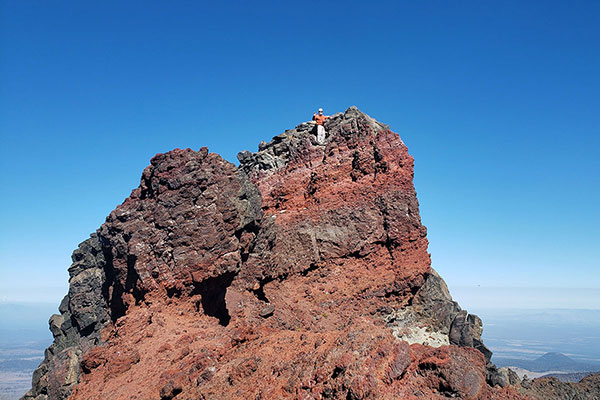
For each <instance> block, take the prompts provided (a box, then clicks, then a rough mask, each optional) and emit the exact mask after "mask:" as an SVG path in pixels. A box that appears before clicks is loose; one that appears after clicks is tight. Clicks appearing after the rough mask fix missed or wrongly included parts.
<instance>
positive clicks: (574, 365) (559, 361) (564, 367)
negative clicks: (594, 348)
mask: <svg viewBox="0 0 600 400" xmlns="http://www.w3.org/2000/svg"><path fill="white" fill-rule="evenodd" d="M494 363H495V364H496V365H498V366H499V367H519V368H523V369H526V370H529V371H534V372H545V371H564V372H586V371H597V370H598V369H600V363H585V362H581V361H577V360H573V359H572V358H569V357H567V356H565V355H564V354H561V353H546V354H544V355H543V356H541V357H538V358H536V359H535V360H521V359H516V358H501V357H494Z"/></svg>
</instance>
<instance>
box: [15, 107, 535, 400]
mask: <svg viewBox="0 0 600 400" xmlns="http://www.w3.org/2000/svg"><path fill="white" fill-rule="evenodd" d="M325 127H326V129H327V132H328V136H327V139H326V142H325V144H324V145H320V144H318V143H317V142H316V137H315V133H316V132H315V129H314V125H312V124H308V123H304V124H301V125H299V126H298V127H296V128H295V129H292V130H289V131H286V132H285V133H283V134H281V135H279V136H276V137H275V138H273V140H272V141H271V142H269V143H264V142H263V143H261V145H260V146H259V151H258V152H257V153H250V152H242V153H240V155H239V156H238V157H239V160H240V166H239V167H235V166H234V165H233V164H231V163H228V162H226V161H224V160H223V159H222V158H221V157H219V156H218V155H216V154H209V153H208V151H207V150H206V149H205V148H203V149H201V150H200V151H198V152H195V151H192V150H189V149H187V150H174V151H171V152H169V153H166V154H159V155H157V156H156V157H154V158H153V159H152V161H151V165H150V166H149V167H148V168H147V169H146V170H145V171H144V173H143V175H142V181H141V184H140V186H139V187H138V188H137V189H135V190H134V191H133V192H132V194H131V196H130V197H129V198H128V199H126V200H125V202H124V203H123V204H122V205H120V206H119V207H117V209H115V210H114V211H113V212H112V213H111V214H110V215H109V216H108V217H107V220H106V223H105V224H103V225H102V226H101V227H100V229H99V230H98V232H97V233H95V234H94V235H92V237H91V238H90V239H88V241H86V242H84V243H82V245H80V248H79V249H78V250H77V251H76V252H75V253H74V256H73V259H74V264H73V266H72V267H71V268H70V269H69V271H70V273H71V281H70V285H71V286H70V290H69V295H68V296H67V298H66V300H65V301H64V302H63V305H61V309H60V311H61V315H56V316H53V317H52V318H51V321H50V328H51V330H52V332H53V334H54V336H55V342H54V344H53V345H52V346H51V347H50V348H49V349H48V351H47V355H46V359H45V361H44V362H43V363H42V364H41V365H40V368H38V370H37V371H36V374H35V375H34V382H33V388H32V390H31V391H30V392H29V393H28V395H27V396H26V398H36V399H42V398H57V399H58V398H66V397H67V396H69V395H71V398H73V399H79V398H81V399H105V398H132V399H133V398H139V399H146V398H181V399H185V398H198V399H222V398H231V399H234V398H264V399H276V398H277V399H280V398H290V399H296V398H306V399H309V398H332V399H337V398H340V399H366V398H382V399H388V398H389V399H392V398H413V397H415V398H417V397H421V398H431V399H435V398H445V397H460V398H473V399H476V398H477V399H489V398H498V399H500V398H514V399H517V398H523V397H520V396H521V395H519V394H518V393H517V392H515V391H514V390H513V389H510V388H507V389H500V388H498V387H495V388H494V387H492V386H490V385H489V384H488V382H492V378H494V377H495V378H494V379H497V381H498V382H504V381H502V380H501V378H499V377H498V376H496V375H497V374H498V372H497V371H496V372H495V374H496V375H494V373H492V374H491V375H490V371H495V369H491V365H490V364H489V363H488V361H489V355H490V354H491V353H489V350H487V348H485V346H484V345H483V343H482V341H481V332H482V324H481V320H479V318H477V317H476V316H473V315H469V314H468V313H467V312H466V311H463V310H461V309H460V307H459V306H458V304H457V303H456V302H454V301H453V300H452V298H451V297H450V294H449V292H448V289H447V287H446V285H445V283H444V282H443V280H442V278H441V277H440V276H439V275H438V274H437V273H436V272H435V271H434V270H433V269H432V268H431V266H430V258H429V254H428V253H427V244H428V243H427V238H426V229H425V227H424V226H423V225H422V224H421V221H420V216H419V206H418V201H417V198H416V193H415V190H414V186H413V182H412V178H413V159H412V157H411V156H410V155H409V154H408V151H407V148H406V146H405V145H404V143H402V140H401V139H400V137H399V136H398V135H397V134H395V133H393V132H392V131H390V129H389V127H388V126H386V125H383V124H381V123H379V122H377V121H375V120H373V119H372V118H370V117H369V116H367V115H365V114H363V113H361V112H360V111H358V109H356V108H354V107H351V108H350V109H348V110H347V111H346V112H345V113H339V114H336V115H333V116H332V117H331V118H330V119H329V120H327V122H326V125H325Z"/></svg>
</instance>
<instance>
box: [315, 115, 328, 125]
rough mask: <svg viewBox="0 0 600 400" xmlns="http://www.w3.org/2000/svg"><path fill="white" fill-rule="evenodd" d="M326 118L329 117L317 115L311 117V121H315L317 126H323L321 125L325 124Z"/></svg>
mask: <svg viewBox="0 0 600 400" xmlns="http://www.w3.org/2000/svg"><path fill="white" fill-rule="evenodd" d="M327 118H329V116H327V115H319V114H314V115H313V121H317V125H323V123H324V122H325V120H326V119H327Z"/></svg>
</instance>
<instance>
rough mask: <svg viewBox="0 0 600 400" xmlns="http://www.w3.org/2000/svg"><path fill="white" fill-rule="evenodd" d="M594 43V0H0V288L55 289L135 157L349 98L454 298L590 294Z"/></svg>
mask: <svg viewBox="0 0 600 400" xmlns="http://www.w3.org/2000/svg"><path fill="white" fill-rule="evenodd" d="M599 48H600V3H599V2H596V1H572V2H563V1H528V2H523V1H502V2H493V1H461V2H447V1H401V2H377V1H375V2H371V3H369V5H367V4H366V3H365V2H353V1H344V2H338V3H334V2H323V1H320V2H302V3H300V2H297V3H294V4H288V2H273V3H267V2H235V1H231V2H210V3H209V2H198V1H176V2H164V1H126V2H121V1H119V2H117V1H104V2H101V3H100V4H94V3H93V2H78V1H33V0H32V1H16V0H15V1H5V0H0V133H1V135H2V141H1V147H0V168H1V170H2V174H1V175H0V188H1V190H2V193H1V196H0V299H1V300H3V301H44V302H55V303H58V302H59V300H60V298H61V297H62V295H64V294H65V293H66V290H67V279H68V275H67V272H66V269H67V267H68V266H69V264H70V254H71V252H72V251H73V249H74V248H75V247H76V245H77V244H78V243H79V242H81V241H82V240H84V239H86V238H87V237H88V235H89V234H90V233H91V232H93V231H94V230H95V229H97V228H98V227H99V226H100V224H101V223H102V222H103V221H104V218H105V216H106V215H108V213H109V212H110V211H111V210H112V209H113V208H114V207H115V206H117V205H118V204H120V203H121V202H122V201H123V200H124V199H125V198H126V197H127V196H128V195H129V193H130V191H131V190H132V189H133V188H134V187H136V186H137V185H138V184H139V178H140V175H141V172H142V170H143V168H144V167H145V166H146V165H148V163H149V159H150V158H151V157H152V156H153V155H154V154H156V153H159V152H165V151H168V150H170V149H173V148H175V147H181V148H184V147H191V148H194V149H197V148H199V147H201V146H208V147H209V149H210V150H211V151H213V152H217V153H219V154H221V155H222V156H223V157H225V158H226V159H228V160H230V161H232V162H235V161H236V159H235V155H236V154H237V152H238V151H241V150H244V149H249V150H256V148H257V144H258V142H259V141H260V140H268V139H270V138H271V137H272V136H274V135H276V134H279V133H281V132H283V130H285V129H288V128H291V127H294V126H295V125H296V124H298V123H300V122H302V121H304V120H307V119H309V118H310V116H311V115H312V112H313V111H314V110H315V109H316V108H318V107H323V108H325V111H326V113H334V112H338V111H343V110H345V109H346V108H347V107H348V106H350V105H356V106H358V107H359V108H360V109H361V110H362V111H364V112H366V113H368V114H370V115H371V116H373V117H375V118H377V119H378V120H380V121H382V122H385V123H387V124H389V125H390V126H391V127H392V129H393V130H394V131H395V132H398V133H399V134H400V135H401V137H402V138H403V140H404V141H405V143H406V144H407V145H408V147H409V151H410V153H411V154H412V155H413V156H415V159H416V163H415V185H416V188H417V192H418V196H419V201H420V204H421V215H422V219H423V222H424V224H425V225H426V226H427V227H428V229H429V239H430V243H431V244H430V251H431V253H432V259H433V264H434V267H435V268H437V269H438V270H439V271H440V273H441V274H442V276H443V277H444V278H445V279H446V281H447V282H448V284H449V286H450V289H451V292H452V293H453V294H454V295H455V297H456V298H458V300H459V301H460V302H461V304H462V305H463V306H465V307H466V308H469V307H475V308H477V307H484V306H497V307H501V306H503V305H507V306H508V305H512V306H515V304H516V305H522V306H527V305H531V304H535V305H536V306H539V307H544V306H551V307H575V308H600V289H599V288H600V268H599V267H600V261H599V260H600V233H599V228H598V227H599V225H600V212H599V211H598V205H599V204H600V184H599V183H600V182H599V181H600V179H599V178H600V150H599V147H600V139H599V137H600V135H599V133H600V73H599V72H598V71H600V56H599V53H600V52H599V51H598V49H599Z"/></svg>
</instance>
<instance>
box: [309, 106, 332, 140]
mask: <svg viewBox="0 0 600 400" xmlns="http://www.w3.org/2000/svg"><path fill="white" fill-rule="evenodd" d="M327 118H329V116H328V115H323V109H322V108H319V113H318V114H316V113H313V117H312V119H313V121H315V122H316V123H317V143H319V144H323V142H324V141H325V127H324V126H323V124H324V123H325V120H326V119H327Z"/></svg>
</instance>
